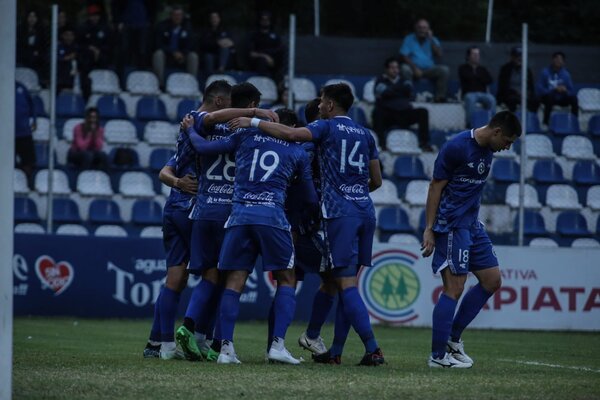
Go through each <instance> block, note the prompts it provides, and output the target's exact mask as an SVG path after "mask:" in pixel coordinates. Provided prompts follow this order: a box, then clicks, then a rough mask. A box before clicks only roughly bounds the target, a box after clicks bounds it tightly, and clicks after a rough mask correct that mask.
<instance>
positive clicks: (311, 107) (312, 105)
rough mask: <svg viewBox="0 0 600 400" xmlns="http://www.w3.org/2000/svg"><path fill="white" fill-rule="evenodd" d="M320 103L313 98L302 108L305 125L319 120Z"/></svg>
mask: <svg viewBox="0 0 600 400" xmlns="http://www.w3.org/2000/svg"><path fill="white" fill-rule="evenodd" d="M320 103H321V99H320V98H319V97H317V98H314V99H312V100H311V101H309V102H308V103H306V107H305V108H304V118H305V119H306V123H307V124H310V123H311V122H313V121H315V120H317V119H319V104H320Z"/></svg>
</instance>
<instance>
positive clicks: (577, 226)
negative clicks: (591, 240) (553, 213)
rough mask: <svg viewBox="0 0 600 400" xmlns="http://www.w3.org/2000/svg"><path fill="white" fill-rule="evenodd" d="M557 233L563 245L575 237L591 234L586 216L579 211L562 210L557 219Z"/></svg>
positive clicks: (566, 244)
mask: <svg viewBox="0 0 600 400" xmlns="http://www.w3.org/2000/svg"><path fill="white" fill-rule="evenodd" d="M556 233H557V234H558V235H559V238H558V239H559V240H558V241H559V244H561V245H562V246H568V245H569V244H570V243H571V242H572V241H573V239H574V238H577V237H589V236H590V235H591V232H590V231H589V230H588V227H587V222H586V220H585V217H584V216H583V215H581V214H580V213H579V212H578V211H563V212H561V213H560V214H559V215H558V219H557V220H556Z"/></svg>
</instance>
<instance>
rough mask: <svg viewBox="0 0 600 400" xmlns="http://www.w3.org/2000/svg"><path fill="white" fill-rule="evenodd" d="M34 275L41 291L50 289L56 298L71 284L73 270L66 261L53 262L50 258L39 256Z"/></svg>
mask: <svg viewBox="0 0 600 400" xmlns="http://www.w3.org/2000/svg"><path fill="white" fill-rule="evenodd" d="M35 273H36V274H37V276H38V278H40V282H42V289H46V288H48V289H50V290H52V291H53V292H54V295H55V296H58V295H59V294H61V293H62V292H64V291H65V290H67V288H68V287H69V285H71V282H73V276H74V270H73V267H72V266H71V264H69V263H68V262H66V261H60V262H58V263H56V262H54V260H53V259H52V257H50V256H41V257H39V258H38V259H37V260H36V262H35Z"/></svg>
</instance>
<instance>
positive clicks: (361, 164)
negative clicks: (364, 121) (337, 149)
mask: <svg viewBox="0 0 600 400" xmlns="http://www.w3.org/2000/svg"><path fill="white" fill-rule="evenodd" d="M347 142H348V141H347V140H346V139H342V154H341V155H340V172H342V173H343V172H346V153H347V151H346V149H347V147H348V143H347ZM359 147H360V141H358V140H356V141H354V146H353V147H352V150H351V151H350V154H349V155H348V159H347V162H348V165H350V166H352V167H358V172H359V173H361V174H362V172H363V168H364V167H365V162H364V161H363V155H362V154H359V156H358V160H356V152H357V151H358V149H359Z"/></svg>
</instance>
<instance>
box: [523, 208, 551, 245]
mask: <svg viewBox="0 0 600 400" xmlns="http://www.w3.org/2000/svg"><path fill="white" fill-rule="evenodd" d="M523 217H524V221H523V235H524V236H525V237H527V238H533V237H536V236H548V234H549V233H548V231H547V230H546V223H545V222H544V217H543V216H542V214H540V213H539V212H537V211H533V210H525V212H524V214H523ZM514 231H515V232H519V215H518V214H517V215H516V216H515V222H514Z"/></svg>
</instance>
